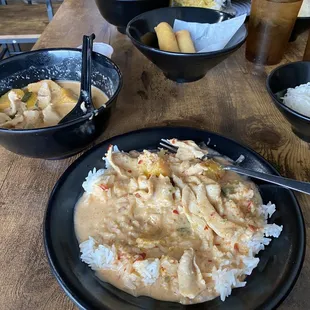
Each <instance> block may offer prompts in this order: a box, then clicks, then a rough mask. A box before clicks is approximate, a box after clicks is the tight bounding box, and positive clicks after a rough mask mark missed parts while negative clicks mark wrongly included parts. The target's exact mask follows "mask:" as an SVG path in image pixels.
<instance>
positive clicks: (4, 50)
mask: <svg viewBox="0 0 310 310" xmlns="http://www.w3.org/2000/svg"><path fill="white" fill-rule="evenodd" d="M7 52H8V49H7V47H6V46H5V45H4V44H3V45H2V51H1V52H0V60H1V59H2V58H3V57H4V56H5V54H6V53H7Z"/></svg>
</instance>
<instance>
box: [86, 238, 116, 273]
mask: <svg viewBox="0 0 310 310" xmlns="http://www.w3.org/2000/svg"><path fill="white" fill-rule="evenodd" d="M96 245H97V246H96ZM80 251H81V252H82V255H81V260H82V261H83V262H84V263H86V264H87V265H88V266H89V267H90V268H91V269H93V270H99V269H103V268H104V269H111V267H112V263H113V261H114V260H115V258H116V254H115V252H116V251H115V248H114V247H112V248H111V247H109V246H107V245H102V244H99V245H98V244H97V243H96V241H95V239H93V238H92V237H89V239H88V240H86V241H84V242H82V243H81V244H80Z"/></svg>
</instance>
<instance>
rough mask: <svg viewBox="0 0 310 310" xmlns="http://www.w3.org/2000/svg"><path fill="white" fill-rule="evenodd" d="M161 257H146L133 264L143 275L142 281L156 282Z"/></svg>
mask: <svg viewBox="0 0 310 310" xmlns="http://www.w3.org/2000/svg"><path fill="white" fill-rule="evenodd" d="M159 267H160V262H159V259H158V258H156V259H154V260H150V259H145V260H141V261H136V262H135V263H134V264H133V268H134V269H135V270H136V271H137V272H138V273H139V275H140V276H141V277H142V281H143V282H144V283H145V284H146V285H150V284H153V283H155V282H156V280H157V279H158V277H159Z"/></svg>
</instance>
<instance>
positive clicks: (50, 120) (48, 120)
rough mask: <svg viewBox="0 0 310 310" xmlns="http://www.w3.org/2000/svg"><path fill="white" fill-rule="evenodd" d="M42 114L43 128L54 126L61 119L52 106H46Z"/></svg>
mask: <svg viewBox="0 0 310 310" xmlns="http://www.w3.org/2000/svg"><path fill="white" fill-rule="evenodd" d="M42 113H43V122H44V126H46V127H48V126H55V125H57V124H58V123H59V121H60V120H61V117H60V116H59V115H58V113H56V112H55V111H54V108H53V105H52V104H50V105H48V106H47V107H46V108H45V109H44V110H42Z"/></svg>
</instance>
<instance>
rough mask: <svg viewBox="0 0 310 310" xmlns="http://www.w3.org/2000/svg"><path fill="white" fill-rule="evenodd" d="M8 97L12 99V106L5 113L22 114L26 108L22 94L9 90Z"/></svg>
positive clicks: (11, 114)
mask: <svg viewBox="0 0 310 310" xmlns="http://www.w3.org/2000/svg"><path fill="white" fill-rule="evenodd" d="M8 99H9V101H10V107H9V108H7V109H5V110H4V113H6V114H7V115H10V116H14V115H16V114H19V115H21V114H22V113H23V111H24V110H26V106H25V104H24V103H23V102H22V101H21V99H22V98H21V96H20V95H18V94H17V93H16V92H15V91H13V90H11V91H10V92H9V94H8Z"/></svg>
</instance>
